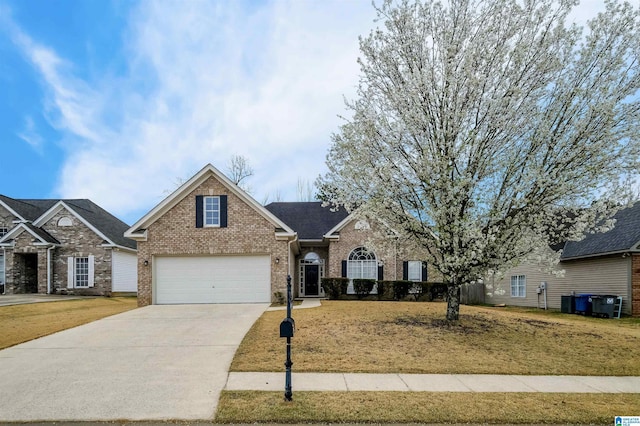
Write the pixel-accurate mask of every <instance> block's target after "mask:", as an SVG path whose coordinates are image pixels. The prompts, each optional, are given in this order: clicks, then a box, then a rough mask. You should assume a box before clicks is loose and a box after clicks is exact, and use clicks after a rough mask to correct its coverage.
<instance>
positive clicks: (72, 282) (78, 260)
mask: <svg viewBox="0 0 640 426" xmlns="http://www.w3.org/2000/svg"><path fill="white" fill-rule="evenodd" d="M94 259H95V257H94V256H92V255H89V256H78V257H68V258H67V288H90V287H93V286H94V275H95V272H94V269H95V268H94V262H95V260H94Z"/></svg>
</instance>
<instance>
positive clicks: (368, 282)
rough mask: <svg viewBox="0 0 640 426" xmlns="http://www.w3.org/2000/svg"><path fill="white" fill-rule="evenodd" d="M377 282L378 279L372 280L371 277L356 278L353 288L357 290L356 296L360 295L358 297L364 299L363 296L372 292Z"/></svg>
mask: <svg viewBox="0 0 640 426" xmlns="http://www.w3.org/2000/svg"><path fill="white" fill-rule="evenodd" d="M375 283H376V280H372V279H369V278H354V279H353V290H354V291H355V292H356V296H358V299H362V298H363V297H365V296H367V295H368V294H369V293H371V291H372V290H373V286H374V285H375Z"/></svg>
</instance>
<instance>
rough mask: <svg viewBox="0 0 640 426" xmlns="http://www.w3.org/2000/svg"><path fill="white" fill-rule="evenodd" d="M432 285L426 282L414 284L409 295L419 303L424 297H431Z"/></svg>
mask: <svg viewBox="0 0 640 426" xmlns="http://www.w3.org/2000/svg"><path fill="white" fill-rule="evenodd" d="M430 289H431V283H428V282H426V281H418V282H414V283H413V284H412V285H411V288H410V289H409V294H410V295H411V296H413V297H414V299H415V300H416V301H417V300H418V299H420V298H421V297H422V296H424V295H430Z"/></svg>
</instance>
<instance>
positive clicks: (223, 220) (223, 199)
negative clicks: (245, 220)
mask: <svg viewBox="0 0 640 426" xmlns="http://www.w3.org/2000/svg"><path fill="white" fill-rule="evenodd" d="M226 227H227V196H226V195H221V196H220V228H226Z"/></svg>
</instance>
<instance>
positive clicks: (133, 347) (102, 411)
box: [0, 304, 269, 422]
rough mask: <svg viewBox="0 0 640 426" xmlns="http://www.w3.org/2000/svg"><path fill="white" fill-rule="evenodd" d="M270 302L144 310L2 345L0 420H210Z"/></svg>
mask: <svg viewBox="0 0 640 426" xmlns="http://www.w3.org/2000/svg"><path fill="white" fill-rule="evenodd" d="M268 306H269V305H268V304H242V305H170V306H158V305H154V306H147V307H144V308H140V309H135V310H133V311H129V312H125V313H122V314H119V315H115V316H112V317H108V318H105V319H102V320H99V321H95V322H93V323H90V324H86V325H83V326H80V327H76V328H73V329H69V330H65V331H62V332H59V333H56V334H53V335H50V336H47V337H43V338H40V339H36V340H33V341H31V342H27V343H23V344H21V345H17V346H14V347H12V348H8V349H5V350H2V351H0V422H2V421H40V420H41V421H51V420H58V421H65V420H66V421H91V420H125V419H126V420H167V419H181V420H204V419H211V418H212V417H213V415H214V413H215V410H216V406H217V403H218V398H219V395H220V391H221V390H222V389H223V388H224V386H225V384H226V380H227V374H228V369H229V366H230V364H231V360H232V358H233V355H234V354H235V351H236V349H237V348H238V345H239V344H240V342H241V341H242V338H243V337H244V335H245V334H246V333H247V331H248V330H249V328H250V327H251V325H252V324H253V323H254V322H255V321H256V320H257V319H258V318H259V317H260V315H261V314H262V313H263V312H264V311H265V310H266V309H267V307H268ZM0 332H2V331H1V330H0Z"/></svg>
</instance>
